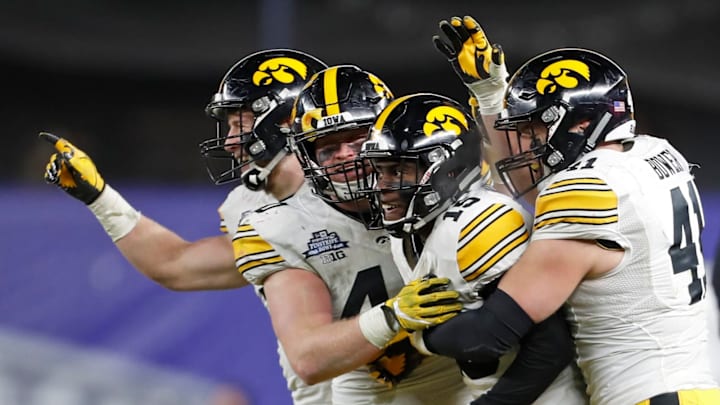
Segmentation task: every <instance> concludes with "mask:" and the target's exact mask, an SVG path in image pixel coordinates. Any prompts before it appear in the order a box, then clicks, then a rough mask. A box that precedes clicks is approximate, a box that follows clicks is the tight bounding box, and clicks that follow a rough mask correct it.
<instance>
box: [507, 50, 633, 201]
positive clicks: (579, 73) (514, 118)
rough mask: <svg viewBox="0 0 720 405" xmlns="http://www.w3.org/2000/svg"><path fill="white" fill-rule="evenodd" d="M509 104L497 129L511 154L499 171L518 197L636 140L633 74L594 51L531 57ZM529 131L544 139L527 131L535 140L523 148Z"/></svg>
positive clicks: (516, 80)
mask: <svg viewBox="0 0 720 405" xmlns="http://www.w3.org/2000/svg"><path fill="white" fill-rule="evenodd" d="M504 103H505V106H504V110H503V111H502V113H501V116H500V118H499V119H498V120H497V121H496V123H495V128H496V129H501V130H505V131H506V133H507V142H508V147H509V149H510V153H509V156H508V157H507V158H505V159H500V160H498V162H497V163H496V167H497V169H498V172H499V173H500V175H501V176H502V177H503V179H504V180H505V184H506V185H507V186H508V188H509V189H510V190H511V191H512V193H513V195H514V196H515V197H516V198H517V197H519V196H521V195H522V194H524V193H526V192H528V191H530V190H532V189H533V188H536V187H537V186H538V185H539V184H540V183H541V182H542V181H543V180H544V179H546V178H547V177H548V176H550V175H551V174H553V173H557V172H559V171H561V170H564V169H566V168H567V167H568V166H570V165H571V164H572V163H574V162H575V161H577V160H578V159H579V158H580V157H581V156H582V155H583V154H585V153H587V152H589V151H591V150H593V149H595V148H596V147H597V146H598V145H600V144H602V143H604V142H611V141H621V140H624V139H628V138H631V137H633V136H634V119H633V118H634V117H633V105H632V97H631V94H630V88H629V85H628V82H627V75H626V74H625V72H624V71H623V70H622V69H621V68H620V67H619V66H618V65H617V64H615V63H614V62H613V61H611V60H610V59H608V58H606V57H605V56H603V55H600V54H598V53H596V52H593V51H589V50H585V49H577V48H566V49H557V50H554V51H550V52H547V53H545V54H542V55H540V56H537V57H535V58H533V59H531V60H530V61H528V62H527V63H525V65H523V66H522V67H521V68H520V69H519V70H518V71H517V72H516V73H515V74H514V75H513V76H512V77H511V79H510V82H509V84H508V89H507V92H506V94H505V100H504ZM524 127H529V128H531V129H533V132H534V133H538V134H541V135H540V136H535V135H528V131H525V135H524V136H526V137H528V136H529V137H531V138H532V140H533V141H532V145H531V146H530V147H527V146H526V147H524V148H522V147H520V146H521V145H522V144H523V142H522V141H521V138H522V137H523V131H522V128H524ZM538 129H539V130H538ZM526 143H527V142H526ZM521 169H522V170H521ZM528 175H529V176H528Z"/></svg>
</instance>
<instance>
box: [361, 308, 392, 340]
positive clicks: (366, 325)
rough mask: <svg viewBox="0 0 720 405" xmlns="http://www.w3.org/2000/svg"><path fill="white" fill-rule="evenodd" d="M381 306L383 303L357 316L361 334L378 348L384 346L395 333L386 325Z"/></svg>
mask: <svg viewBox="0 0 720 405" xmlns="http://www.w3.org/2000/svg"><path fill="white" fill-rule="evenodd" d="M382 306H383V304H380V305H377V306H374V307H372V308H371V309H369V310H367V311H365V312H363V313H362V314H360V316H359V317H358V324H359V325H360V331H361V332H362V334H363V336H365V339H367V341H368V342H370V343H372V344H373V346H375V347H377V348H378V349H382V348H384V347H385V345H386V344H387V343H388V342H389V341H390V340H392V338H394V337H395V335H397V332H396V331H394V330H393V329H392V328H391V327H390V325H388V322H387V318H385V311H384V310H383V309H382Z"/></svg>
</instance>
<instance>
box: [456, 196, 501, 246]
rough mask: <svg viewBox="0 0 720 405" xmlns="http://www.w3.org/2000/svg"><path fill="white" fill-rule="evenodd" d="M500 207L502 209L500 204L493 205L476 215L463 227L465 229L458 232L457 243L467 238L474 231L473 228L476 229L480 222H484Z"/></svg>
mask: <svg viewBox="0 0 720 405" xmlns="http://www.w3.org/2000/svg"><path fill="white" fill-rule="evenodd" d="M502 207H503V205H502V204H493V205H491V206H489V207H487V208H486V209H485V210H484V211H483V212H481V213H480V214H478V216H476V217H475V219H473V220H472V221H470V223H468V224H467V225H465V227H464V228H463V229H462V230H461V231H460V235H459V236H458V241H461V240H463V238H464V237H465V236H467V234H469V233H470V232H472V230H473V229H475V227H477V226H478V225H479V224H480V223H481V222H483V221H484V220H486V219H487V218H488V217H489V216H490V215H492V214H494V213H495V212H497V210H499V209H500V208H502Z"/></svg>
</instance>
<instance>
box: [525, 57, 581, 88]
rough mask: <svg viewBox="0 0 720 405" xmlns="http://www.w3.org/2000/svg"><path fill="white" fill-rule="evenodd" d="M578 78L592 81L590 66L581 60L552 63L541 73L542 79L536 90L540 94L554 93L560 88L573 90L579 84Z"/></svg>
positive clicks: (564, 60)
mask: <svg viewBox="0 0 720 405" xmlns="http://www.w3.org/2000/svg"><path fill="white" fill-rule="evenodd" d="M578 76H579V77H582V78H583V79H585V80H587V81H589V80H590V68H589V67H588V65H587V64H585V63H584V62H580V61H579V60H574V59H563V60H560V61H557V62H554V63H551V64H550V65H548V66H547V67H545V69H543V70H542V72H540V79H538V81H537V84H536V85H535V88H536V89H537V91H538V93H540V94H546V93H547V94H550V93H554V92H555V91H556V90H557V87H558V86H560V87H563V88H566V89H573V88H575V87H577V85H578V83H579V80H578Z"/></svg>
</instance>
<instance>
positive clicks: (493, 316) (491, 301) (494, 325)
mask: <svg viewBox="0 0 720 405" xmlns="http://www.w3.org/2000/svg"><path fill="white" fill-rule="evenodd" d="M533 325H534V324H533V322H532V320H531V319H530V317H529V316H528V315H527V314H526V313H525V312H524V311H523V310H522V308H520V306H518V305H517V303H515V301H514V300H513V299H512V298H511V297H510V296H508V295H507V294H505V292H503V291H502V290H497V291H495V292H494V293H493V294H492V295H491V296H490V298H488V300H487V301H486V302H485V304H484V305H483V306H482V307H480V308H478V309H474V310H469V311H465V312H463V313H461V314H460V315H458V316H456V317H455V318H453V319H451V320H449V321H447V322H446V323H444V324H442V325H440V326H438V327H435V328H432V329H429V330H428V331H426V332H425V333H424V334H423V342H424V345H425V347H426V348H427V349H428V350H429V351H430V352H432V353H436V354H441V355H443V356H448V357H453V358H455V359H458V360H460V361H473V362H480V363H485V362H490V361H492V360H495V359H497V358H499V357H500V356H501V355H503V354H504V353H505V352H507V351H508V350H509V349H510V348H511V347H512V346H514V345H516V344H517V343H519V342H520V339H521V338H522V337H523V336H525V335H526V334H527V333H528V332H529V331H530V328H532V326H533Z"/></svg>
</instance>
